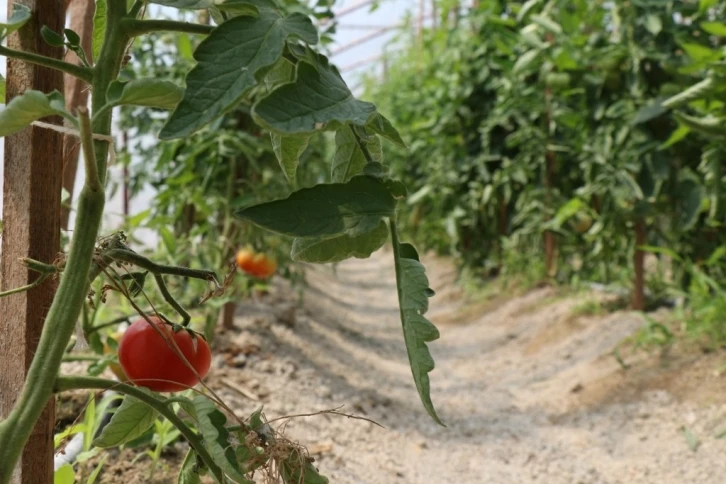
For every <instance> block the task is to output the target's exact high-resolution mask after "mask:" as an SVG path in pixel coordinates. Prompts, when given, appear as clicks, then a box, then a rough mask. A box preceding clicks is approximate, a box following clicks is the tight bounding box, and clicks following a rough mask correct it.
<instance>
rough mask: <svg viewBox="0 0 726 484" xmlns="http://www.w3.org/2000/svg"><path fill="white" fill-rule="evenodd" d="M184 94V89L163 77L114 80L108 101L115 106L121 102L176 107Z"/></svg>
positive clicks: (154, 106)
mask: <svg viewBox="0 0 726 484" xmlns="http://www.w3.org/2000/svg"><path fill="white" fill-rule="evenodd" d="M183 96H184V89H182V88H181V87H179V86H177V85H176V84H174V83H173V82H169V81H164V80H161V79H135V80H132V81H127V82H122V81H113V82H112V83H111V84H110V85H109V86H108V97H107V101H106V102H108V103H109V104H111V105H113V106H119V105H121V104H126V105H131V106H148V107H152V108H161V109H170V110H171V109H174V108H175V107H176V105H177V104H179V101H181V99H182V97H183Z"/></svg>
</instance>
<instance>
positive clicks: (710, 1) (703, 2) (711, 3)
mask: <svg viewBox="0 0 726 484" xmlns="http://www.w3.org/2000/svg"><path fill="white" fill-rule="evenodd" d="M718 2H719V0H700V2H698V13H705V12H706V11H707V10H708V9H709V8H711V7H715V6H716V4H717V3H718Z"/></svg>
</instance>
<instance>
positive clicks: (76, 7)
mask: <svg viewBox="0 0 726 484" xmlns="http://www.w3.org/2000/svg"><path fill="white" fill-rule="evenodd" d="M66 3H67V4H68V7H67V8H68V15H69V16H70V18H71V27H70V28H71V30H73V31H74V32H75V33H77V34H78V35H79V36H80V37H81V47H83V50H84V52H85V53H86V57H87V58H88V61H89V62H93V48H92V43H93V35H92V34H93V14H94V12H95V10H96V4H95V2H94V1H93V0H73V1H72V2H68V1H67V2H66ZM66 60H67V61H68V62H73V63H78V62H80V60H79V59H78V56H76V54H75V53H73V52H70V51H69V52H68V54H67V55H66ZM64 83H65V89H64V94H65V98H66V109H68V110H69V111H70V112H75V110H76V109H78V107H79V106H86V105H87V104H88V94H89V92H90V91H89V89H88V85H86V83H85V82H83V81H81V80H80V79H76V78H75V77H73V76H69V75H66V76H65V77H64ZM80 148H81V145H80V142H79V141H78V138H77V137H75V136H66V137H65V140H63V188H65V189H66V191H68V193H69V194H70V199H69V201H68V203H69V205H70V203H71V201H72V200H73V189H74V187H75V185H76V172H77V171H78V154H79V153H80ZM70 213H71V210H70V206H69V207H63V208H62V209H61V228H63V229H67V228H68V218H69V217H70Z"/></svg>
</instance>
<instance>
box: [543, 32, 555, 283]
mask: <svg viewBox="0 0 726 484" xmlns="http://www.w3.org/2000/svg"><path fill="white" fill-rule="evenodd" d="M546 39H547V43H548V44H550V45H552V44H553V43H554V36H553V35H552V34H551V33H550V34H547V36H546ZM544 101H545V118H544V122H545V124H544V129H545V136H547V144H549V142H550V123H551V120H552V117H551V116H552V91H551V89H550V88H549V87H545V90H544ZM556 171H557V157H556V155H555V153H554V151H551V150H550V149H549V148H546V151H545V170H544V188H545V207H546V208H547V209H548V210H549V209H551V208H552V187H553V185H554V182H555V173H556ZM549 219H550V217H549V215H548V216H547V220H549ZM544 250H545V271H546V272H547V277H554V276H555V275H556V273H557V239H556V238H555V234H554V232H552V231H551V230H546V231H545V233H544Z"/></svg>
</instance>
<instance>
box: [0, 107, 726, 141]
mask: <svg viewBox="0 0 726 484" xmlns="http://www.w3.org/2000/svg"><path fill="white" fill-rule="evenodd" d="M1 114H2V113H0V115H1ZM673 116H674V117H675V118H676V120H678V122H679V123H681V124H682V125H683V126H687V127H688V128H689V129H691V130H693V131H696V132H698V133H701V134H704V135H706V136H714V137H719V138H720V137H723V136H724V135H726V128H725V127H724V122H723V120H722V119H721V118H717V117H715V116H710V115H709V116H706V117H703V118H697V117H695V116H689V115H688V114H684V113H680V112H678V111H676V112H674V113H673Z"/></svg>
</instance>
